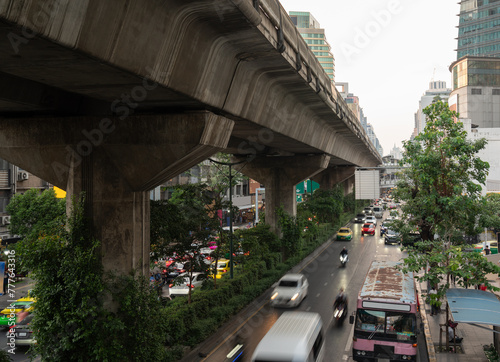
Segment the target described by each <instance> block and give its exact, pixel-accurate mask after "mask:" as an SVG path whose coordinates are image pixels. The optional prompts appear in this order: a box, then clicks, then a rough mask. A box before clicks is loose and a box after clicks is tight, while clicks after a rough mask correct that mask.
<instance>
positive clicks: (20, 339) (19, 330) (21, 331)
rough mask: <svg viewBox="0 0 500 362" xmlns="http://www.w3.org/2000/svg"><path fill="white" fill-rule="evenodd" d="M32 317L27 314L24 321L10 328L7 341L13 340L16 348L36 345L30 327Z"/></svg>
mask: <svg viewBox="0 0 500 362" xmlns="http://www.w3.org/2000/svg"><path fill="white" fill-rule="evenodd" d="M33 317H34V314H33V313H29V314H28V315H27V316H26V317H25V318H24V319H22V320H21V321H19V322H17V323H16V324H15V325H13V326H11V327H10V328H9V331H8V332H7V340H9V339H10V338H15V341H16V342H15V344H16V346H31V345H33V344H36V340H35V338H34V337H33V330H32V329H31V326H30V324H31V321H32V320H33Z"/></svg>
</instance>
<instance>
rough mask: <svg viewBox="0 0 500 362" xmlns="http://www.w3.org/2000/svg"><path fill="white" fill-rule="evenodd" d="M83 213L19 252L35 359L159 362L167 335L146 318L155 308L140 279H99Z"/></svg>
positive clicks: (77, 210)
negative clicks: (28, 276) (29, 281)
mask: <svg viewBox="0 0 500 362" xmlns="http://www.w3.org/2000/svg"><path fill="white" fill-rule="evenodd" d="M82 205H83V203H76V204H75V205H74V210H73V212H72V214H71V217H70V218H68V219H67V220H64V221H66V222H65V223H61V224H59V226H58V227H57V228H54V229H53V230H52V233H50V234H43V235H41V236H40V237H38V238H36V239H35V238H30V239H24V240H23V241H22V242H20V245H19V251H18V253H19V255H20V256H21V257H22V258H23V260H24V263H26V264H27V266H28V268H29V269H30V270H31V271H32V277H33V279H34V280H35V286H34V295H36V299H37V302H36V307H35V318H34V319H33V322H32V324H33V330H34V334H35V338H36V340H37V344H36V345H35V346H34V349H35V352H36V353H37V354H39V355H40V356H41V357H42V360H46V361H84V360H88V361H118V360H123V361H153V360H160V359H161V358H162V355H163V354H164V349H163V342H164V339H165V336H166V334H165V333H164V331H163V330H162V329H161V318H151V316H152V315H154V313H157V311H158V310H159V307H160V306H159V302H158V301H157V299H156V298H155V295H154V294H153V293H152V292H151V290H150V288H149V285H148V283H147V281H146V280H145V278H143V277H142V278H140V277H138V278H135V277H133V276H122V277H120V278H115V277H113V276H110V275H104V273H103V268H102V263H101V258H100V254H99V250H100V243H99V242H98V241H97V240H95V239H93V238H92V237H91V235H90V232H89V227H88V226H87V224H86V222H85V220H84V218H83V206H82ZM110 306H114V307H113V308H111V307H110Z"/></svg>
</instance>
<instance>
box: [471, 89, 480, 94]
mask: <svg viewBox="0 0 500 362" xmlns="http://www.w3.org/2000/svg"><path fill="white" fill-rule="evenodd" d="M471 94H482V90H481V89H479V88H472V89H471Z"/></svg>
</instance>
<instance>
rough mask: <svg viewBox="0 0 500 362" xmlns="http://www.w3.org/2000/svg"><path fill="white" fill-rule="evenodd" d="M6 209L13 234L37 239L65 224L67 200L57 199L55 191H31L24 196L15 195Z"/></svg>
mask: <svg viewBox="0 0 500 362" xmlns="http://www.w3.org/2000/svg"><path fill="white" fill-rule="evenodd" d="M6 209H7V212H8V213H9V215H10V225H9V230H10V232H11V234H13V235H21V236H22V237H24V238H37V237H38V235H40V234H41V233H47V232H49V230H52V229H57V227H58V226H60V225H61V224H64V218H65V214H66V200H65V199H58V198H56V194H55V192H54V190H53V189H47V190H44V191H42V192H40V190H37V189H30V190H28V191H26V192H25V193H24V194H21V193H18V194H15V195H14V197H12V199H11V200H10V202H9V204H8V205H7V208H6Z"/></svg>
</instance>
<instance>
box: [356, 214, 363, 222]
mask: <svg viewBox="0 0 500 362" xmlns="http://www.w3.org/2000/svg"><path fill="white" fill-rule="evenodd" d="M365 219H366V216H365V214H357V215H356V217H355V218H354V222H357V223H364V222H365Z"/></svg>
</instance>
